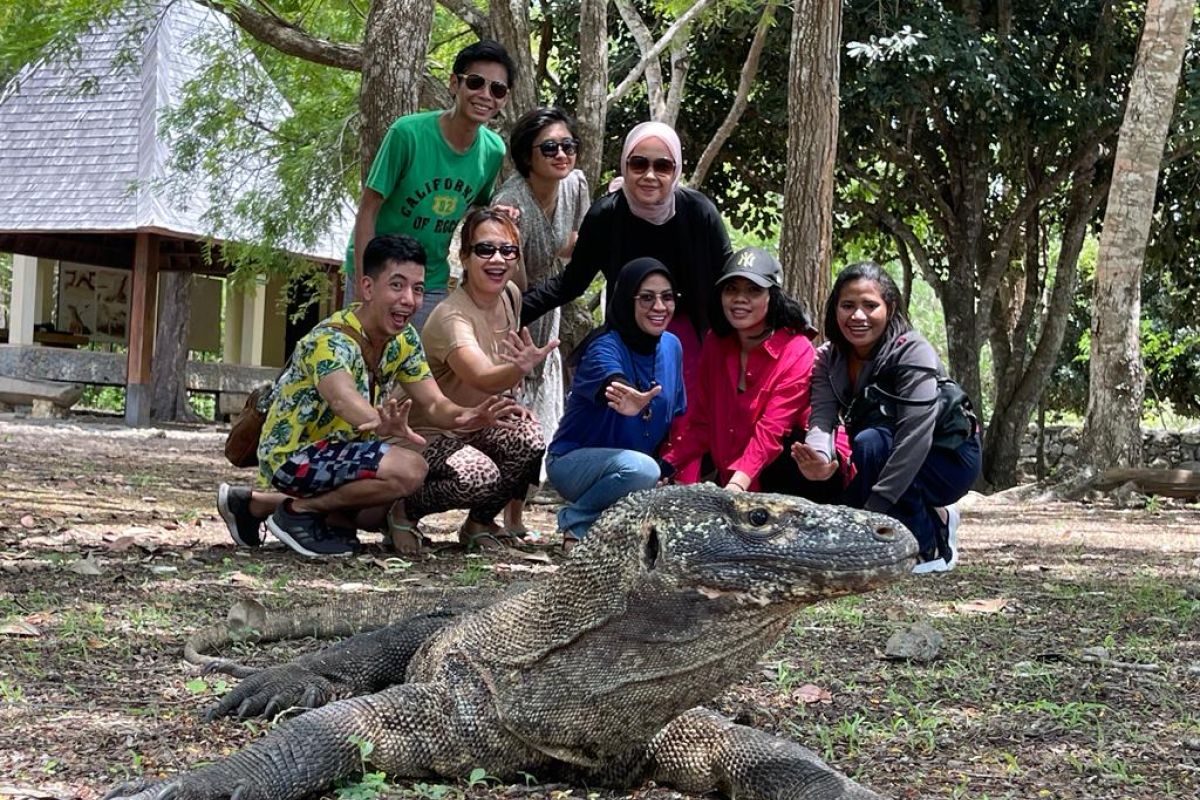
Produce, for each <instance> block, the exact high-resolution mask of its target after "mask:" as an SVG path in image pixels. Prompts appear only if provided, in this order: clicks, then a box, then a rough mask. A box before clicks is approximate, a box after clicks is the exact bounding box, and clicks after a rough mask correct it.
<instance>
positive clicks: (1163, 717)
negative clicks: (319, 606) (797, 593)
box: [0, 418, 1200, 800]
mask: <svg viewBox="0 0 1200 800" xmlns="http://www.w3.org/2000/svg"><path fill="white" fill-rule="evenodd" d="M220 442H221V434H220V433H218V432H215V431H211V430H209V431H195V430H190V431H166V432H163V431H146V430H138V431H127V430H125V429H123V428H119V427H116V426H112V425H98V424H79V423H74V424H57V425H38V424H33V423H30V422H25V421H13V420H11V419H6V418H0V731H3V739H2V740H0V741H2V744H0V797H13V796H17V797H38V798H50V797H54V798H68V797H81V798H88V800H91V799H92V798H96V797H99V796H101V795H102V794H103V793H104V792H105V791H106V790H107V788H108V787H110V786H111V785H112V784H113V783H114V782H116V781H119V780H122V779H124V778H126V777H128V776H131V775H138V774H143V773H144V774H148V775H158V774H166V773H173V772H175V771H178V770H180V769H184V768H186V767H187V766H189V765H193V764H195V763H197V762H198V761H203V760H207V759H212V758H215V757H219V756H221V755H223V754H225V753H228V752H229V751H230V750H232V749H234V748H236V747H238V746H240V745H242V744H244V743H245V742H246V741H249V740H250V739H252V738H254V737H255V736H257V735H259V734H260V733H261V731H262V730H263V728H264V726H263V725H262V724H259V723H234V722H222V723H219V724H214V725H209V724H205V723H203V722H202V721H201V720H200V713H199V712H201V711H202V710H203V709H204V708H206V707H207V706H208V705H210V704H211V703H212V702H213V701H214V699H215V697H216V696H217V695H218V694H219V693H220V692H221V691H222V690H223V688H224V686H225V684H224V683H223V681H222V680H221V679H219V678H208V679H200V678H198V677H197V675H196V674H195V672H194V670H193V669H192V668H190V667H189V666H188V665H187V664H185V663H184V662H183V661H182V659H181V657H180V652H181V648H182V643H183V639H184V637H185V636H186V634H187V633H188V632H189V631H191V630H193V629H194V628H196V627H198V626H200V625H203V624H206V623H209V622H212V621H213V620H215V619H219V618H221V617H223V615H224V613H225V611H226V610H227V609H228V608H229V606H230V605H231V604H232V603H233V602H234V601H235V600H236V599H237V598H239V597H254V598H256V599H258V600H260V601H262V602H264V603H265V604H267V605H269V606H276V607H278V606H295V605H303V604H307V603H316V602H336V598H337V596H338V595H339V594H340V593H343V592H355V591H366V590H370V589H387V588H393V587H396V586H399V585H401V584H404V583H410V582H413V581H419V582H426V583H453V584H467V585H469V584H474V583H480V582H483V583H494V582H503V581H508V580H511V579H513V578H514V576H515V577H519V578H521V579H526V580H527V579H530V578H534V579H536V577H537V575H538V574H541V573H544V572H546V571H547V570H552V569H554V568H555V564H556V563H558V562H559V556H558V554H557V552H555V551H553V550H547V551H542V552H536V553H533V554H530V555H528V556H522V557H509V558H492V557H483V558H477V557H468V556H465V555H464V554H463V553H462V552H461V551H460V550H458V549H457V548H454V547H447V548H445V549H442V550H440V551H439V552H437V553H434V554H429V555H426V556H425V557H423V558H421V559H419V560H418V561H417V562H416V563H413V564H409V563H406V562H403V561H400V560H395V559H392V560H389V559H387V558H385V557H384V556H383V555H382V554H379V553H374V554H368V555H364V556H362V557H359V558H357V559H351V560H348V561H341V562H337V563H312V562H307V561H304V560H301V559H299V558H297V557H295V556H293V555H292V554H291V553H290V552H288V551H286V550H284V549H282V547H280V546H278V545H275V546H268V547H266V548H263V549H262V550H258V551H248V550H237V549H235V548H234V547H233V543H232V541H231V540H230V539H229V536H228V534H227V532H226V531H225V528H224V526H223V524H222V523H221V521H220V519H219V518H218V517H217V515H216V511H215V508H214V505H213V503H214V497H215V487H216V485H217V483H218V482H220V481H222V480H230V481H245V480H246V479H247V474H248V473H246V472H244V471H238V470H235V469H232V468H230V467H229V466H228V465H227V464H225V463H224V462H223V460H221V458H220ZM530 518H531V520H532V521H533V523H534V525H535V527H539V528H540V529H541V530H544V531H552V530H553V518H552V516H551V514H550V513H549V510H548V509H546V508H544V507H537V508H535V509H534V511H533V512H532V513H531V515H530ZM458 522H459V517H458V516H456V515H453V514H448V515H442V516H441V517H439V518H436V519H433V520H431V521H430V524H429V530H430V532H431V533H432V534H433V535H434V538H435V539H437V540H439V541H440V542H442V543H445V544H449V543H450V542H451V541H452V539H453V531H454V529H455V526H456V525H457V523H458ZM963 534H964V540H965V547H964V553H965V554H964V560H963V564H962V566H961V567H960V568H959V569H958V570H956V571H955V572H954V573H952V574H949V575H945V576H925V577H923V578H921V579H913V580H912V581H908V582H906V583H904V584H902V585H900V586H898V587H895V588H894V589H893V590H891V591H889V592H886V593H880V594H877V595H873V596H869V597H857V598H849V599H847V600H844V601H840V602H836V603H831V604H827V605H824V606H818V607H816V608H814V609H811V610H810V611H809V612H807V613H805V614H803V615H802V616H800V617H799V618H798V619H797V621H796V623H795V625H794V626H793V629H792V631H791V633H790V634H789V635H788V636H787V637H785V639H784V640H783V641H782V642H781V643H780V645H779V646H778V647H777V648H776V649H775V650H774V651H773V652H772V653H770V654H769V655H768V656H767V657H766V658H765V659H764V660H763V662H762V664H761V665H760V666H761V669H760V670H758V671H757V672H756V673H754V674H752V675H749V676H747V678H746V680H745V681H744V682H742V683H741V684H739V685H737V686H735V687H734V688H732V689H731V690H730V691H728V692H726V693H725V694H724V695H722V696H721V697H720V698H718V699H717V700H716V701H715V702H714V707H716V708H719V709H720V710H722V711H724V712H725V713H728V714H731V715H734V716H737V717H738V718H739V719H740V720H741V721H744V722H747V723H749V724H753V725H756V726H758V727H761V728H764V729H767V730H771V731H774V732H776V733H780V734H783V735H787V736H791V737H794V738H796V739H797V740H799V741H801V742H803V743H805V744H807V745H808V746H810V747H812V748H814V749H816V750H818V751H819V752H822V753H823V754H824V755H825V756H826V757H827V758H829V759H830V760H831V761H832V762H834V763H835V764H837V765H838V766H839V767H841V768H842V769H845V770H847V771H848V772H850V773H852V774H854V775H855V776H856V777H858V778H859V779H860V780H863V781H864V782H866V783H868V784H869V785H871V786H873V787H874V788H876V789H877V790H878V791H880V792H882V793H884V794H886V795H888V796H890V797H895V798H925V797H947V798H951V797H959V798H993V799H994V798H1139V799H1140V798H1146V799H1147V800H1149V799H1150V798H1155V800H1157V798H1168V797H1178V798H1195V797H1196V796H1198V795H1200V701H1197V698H1198V697H1200V509H1198V508H1197V507H1196V506H1191V507H1187V506H1184V505H1182V504H1163V505H1161V506H1160V505H1155V506H1154V507H1153V508H1151V509H1141V510H1136V511H1121V510H1116V509H1113V508H1108V507H1103V508H1102V507H1087V506H1081V505H1061V504H1050V505H1032V506H1021V505H1015V504H1011V503H1009V504H1005V503H999V502H988V501H984V502H982V503H979V504H977V505H975V506H973V507H972V508H971V509H969V510H968V511H967V512H966V513H965V515H964V528H963ZM920 621H923V622H926V623H928V624H930V625H932V626H933V628H935V629H936V630H937V631H938V632H939V633H940V634H941V635H942V636H943V637H944V643H943V645H942V648H941V654H940V657H939V658H938V659H937V660H936V661H933V662H931V663H927V664H920V663H910V662H896V661H889V660H885V659H883V658H882V657H881V656H882V652H883V650H884V647H885V643H886V642H887V640H888V638H889V636H891V635H892V634H893V633H894V632H896V631H898V630H903V629H905V628H906V627H907V626H909V625H910V624H912V623H914V622H920ZM1100 648H1102V650H1101V649H1100ZM281 656H282V654H280V653H273V652H272V653H266V654H260V655H259V657H260V658H265V659H271V658H278V657H281ZM1088 657H1098V658H1100V660H1099V661H1097V660H1087V659H1088ZM230 680H231V679H230ZM535 777H536V776H535ZM632 788H633V787H631V789H632ZM348 791H349V793H348V794H345V795H344V796H345V797H346V799H347V800H362V798H369V797H371V796H373V794H372V792H374V791H375V790H374V788H373V787H367V786H356V787H353V788H352V789H351V790H348ZM384 792H385V793H387V794H391V795H394V796H405V797H423V798H430V800H438V799H439V798H457V797H463V796H472V797H495V796H509V795H512V796H517V795H520V796H522V797H527V796H530V790H528V789H526V788H525V787H523V786H522V787H519V788H518V787H503V786H493V787H490V788H486V787H481V786H474V787H468V786H467V785H466V784H465V783H458V784H453V783H451V784H446V785H442V784H428V783H419V784H411V783H408V782H398V783H397V784H395V785H394V786H391V787H390V788H387V789H385V790H384ZM626 794H627V793H616V794H605V793H600V794H597V793H595V792H591V793H589V792H587V791H586V790H584V789H583V788H580V787H547V788H545V789H537V790H534V791H533V795H534V796H553V797H554V798H555V799H556V800H565V798H568V797H578V798H585V797H587V798H592V797H598V798H608V797H618V796H626ZM635 794H636V795H637V796H653V797H667V796H675V795H674V793H672V792H669V791H668V790H666V789H662V788H653V787H642V788H641V789H639V790H637V791H636V792H635Z"/></svg>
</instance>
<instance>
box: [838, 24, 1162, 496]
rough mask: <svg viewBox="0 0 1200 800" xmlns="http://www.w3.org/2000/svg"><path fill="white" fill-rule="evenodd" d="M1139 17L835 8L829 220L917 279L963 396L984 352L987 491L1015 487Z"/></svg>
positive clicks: (1099, 189)
mask: <svg viewBox="0 0 1200 800" xmlns="http://www.w3.org/2000/svg"><path fill="white" fill-rule="evenodd" d="M1139 21H1140V14H1138V12H1137V9H1136V6H1135V5H1133V4H1128V3H1114V2H1111V0H1080V2H1079V3H1076V4H1075V5H1074V6H1072V9H1071V10H1068V9H1067V8H1065V7H1064V6H1061V5H1058V4H1051V5H1050V6H1046V4H1040V5H1039V4H1013V3H1000V4H983V3H978V2H967V1H966V0H963V1H962V2H942V0H915V2H913V3H908V4H903V7H902V6H900V5H896V6H892V5H890V4H884V5H880V4H878V3H874V2H867V0H862V2H850V3H849V4H847V6H846V16H845V21H844V24H845V26H846V38H847V39H848V40H849V44H848V45H847V59H846V62H845V63H844V65H843V72H842V82H841V88H842V97H843V103H842V115H843V123H842V139H841V141H839V155H838V161H839V170H840V173H841V174H840V179H839V182H838V191H839V199H840V200H841V204H840V209H841V210H842V211H843V212H846V217H845V218H844V219H843V225H845V226H846V231H847V233H848V234H850V235H851V236H852V235H854V234H855V233H856V232H859V231H863V232H871V233H877V232H878V231H881V230H882V231H884V232H886V233H887V234H888V236H890V237H891V240H892V242H893V247H894V248H895V249H896V250H898V251H899V252H900V253H901V254H902V255H901V261H902V262H903V261H904V260H905V259H908V260H910V261H911V263H912V264H913V266H914V268H915V270H917V271H919V273H920V274H921V276H922V277H923V278H924V279H925V280H926V281H927V282H928V283H929V284H930V285H931V286H933V288H934V290H935V292H936V294H937V296H938V299H939V300H940V301H941V305H942V308H943V310H944V312H945V320H946V334H947V336H946V338H947V343H948V350H949V362H950V364H949V366H950V369H951V372H952V373H953V374H954V376H955V377H956V378H957V379H958V380H959V381H960V382H962V383H963V385H964V386H965V387H966V388H967V390H968V392H969V393H970V394H971V395H972V396H973V397H976V398H979V397H981V395H982V389H983V381H982V372H981V368H980V353H981V350H982V348H983V347H984V345H985V344H987V345H990V346H991V350H992V357H993V364H994V367H995V376H996V382H995V385H994V393H993V398H992V399H993V402H992V408H993V414H992V419H991V421H990V425H989V428H988V447H987V448H985V463H984V475H985V477H986V478H987V480H988V481H989V482H991V483H992V484H993V485H1006V484H1009V483H1011V482H1012V480H1013V478H1014V477H1015V474H1016V457H1017V455H1018V454H1019V450H1020V441H1021V437H1022V436H1023V435H1024V430H1025V426H1026V425H1027V423H1028V421H1029V417H1030V413H1031V411H1032V409H1033V408H1035V407H1036V406H1037V402H1038V399H1039V398H1040V397H1041V394H1042V391H1043V389H1044V387H1045V385H1046V382H1047V380H1048V378H1049V375H1050V373H1051V370H1052V369H1053V365H1054V359H1053V355H1054V354H1055V353H1056V352H1057V350H1058V348H1059V344H1060V342H1061V337H1062V335H1063V327H1062V326H1061V324H1058V323H1059V322H1060V321H1061V317H1062V316H1063V315H1065V314H1066V313H1067V312H1068V310H1069V307H1070V301H1071V299H1072V296H1073V292H1074V276H1075V270H1076V263H1075V259H1077V257H1078V253H1079V248H1078V247H1076V246H1074V244H1072V242H1073V241H1076V240H1078V241H1081V238H1080V237H1082V236H1083V235H1084V234H1086V231H1087V228H1088V226H1089V225H1090V224H1091V223H1092V222H1093V219H1094V215H1095V213H1096V210H1097V207H1098V200H1099V199H1100V198H1102V197H1103V195H1104V193H1105V192H1106V191H1107V180H1108V170H1109V164H1110V161H1109V159H1110V158H1111V155H1110V154H1111V152H1112V148H1113V146H1114V144H1115V138H1116V133H1117V130H1118V128H1119V125H1120V98H1121V96H1122V87H1123V86H1125V85H1126V83H1127V81H1128V75H1129V72H1130V70H1131V69H1132V63H1133V55H1134V53H1135V51H1136V31H1137V26H1138V23H1139ZM1031 31H1036V34H1031V33H1030V32H1031ZM1097 193H1099V194H1098V195H1097ZM1051 237H1052V238H1054V239H1062V242H1061V246H1060V247H1058V248H1053V247H1050V246H1049V239H1050V238H1051ZM1064 237H1065V238H1064ZM883 257H886V252H885V253H884V254H883ZM1059 281H1063V283H1062V284H1061V287H1060V286H1059Z"/></svg>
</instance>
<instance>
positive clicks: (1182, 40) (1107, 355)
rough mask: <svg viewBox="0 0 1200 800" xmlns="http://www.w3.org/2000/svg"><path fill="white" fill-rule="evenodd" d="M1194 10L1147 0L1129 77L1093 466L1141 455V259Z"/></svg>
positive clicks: (1103, 267)
mask: <svg viewBox="0 0 1200 800" xmlns="http://www.w3.org/2000/svg"><path fill="white" fill-rule="evenodd" d="M1194 14H1195V4H1194V2H1193V1H1192V0H1149V2H1148V3H1147V5H1146V22H1145V26H1144V28H1143V31H1142V41H1141V43H1140V44H1139V45H1138V54H1137V61H1136V62H1135V64H1134V68H1133V75H1132V77H1131V78H1130V81H1129V100H1128V103H1127V105H1126V107H1125V118H1124V120H1123V121H1122V123H1121V132H1120V138H1119V139H1118V143H1117V153H1116V160H1115V163H1114V166H1113V177H1112V187H1111V189H1110V190H1109V195H1108V208H1107V210H1106V211H1105V214H1104V229H1103V231H1102V232H1101V234H1100V254H1099V257H1098V258H1097V261H1096V288H1095V295H1094V297H1095V300H1094V305H1093V308H1092V352H1091V356H1092V358H1091V363H1090V371H1089V384H1088V409H1087V419H1086V420H1085V422H1084V428H1083V442H1082V444H1083V448H1082V449H1083V453H1084V464H1085V465H1086V466H1088V467H1091V468H1093V469H1095V470H1096V471H1104V470H1107V469H1111V468H1113V467H1136V466H1140V465H1141V462H1142V424H1141V420H1142V397H1143V393H1144V391H1145V372H1144V369H1143V365H1142V356H1141V340H1140V337H1139V326H1140V324H1141V303H1142V297H1141V278H1142V261H1143V259H1144V257H1145V253H1146V239H1147V237H1148V236H1149V233H1150V221H1151V216H1152V214H1153V212H1154V194H1155V189H1156V187H1157V184H1158V172H1159V167H1160V165H1161V163H1162V154H1163V147H1164V145H1165V143H1166V137H1167V129H1168V127H1169V126H1170V122H1171V113H1172V111H1173V109H1174V107H1175V91H1176V88H1177V87H1178V85H1179V73H1180V68H1181V66H1182V63H1183V51H1184V47H1185V45H1186V44H1187V40H1188V34H1189V33H1190V31H1191V27H1192V18H1193V16H1194Z"/></svg>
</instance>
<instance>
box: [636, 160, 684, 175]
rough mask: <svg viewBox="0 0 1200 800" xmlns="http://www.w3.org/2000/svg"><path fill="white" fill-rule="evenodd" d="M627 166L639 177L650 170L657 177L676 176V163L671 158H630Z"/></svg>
mask: <svg viewBox="0 0 1200 800" xmlns="http://www.w3.org/2000/svg"><path fill="white" fill-rule="evenodd" d="M625 165H626V166H628V167H629V171H630V172H634V173H637V174H638V175H641V174H642V173H643V172H645V171H646V170H648V169H653V170H654V172H655V174H657V175H674V174H675V161H674V159H670V158H655V159H653V160H651V159H649V158H646V157H645V156H630V157H629V160H627V161H626V162H625Z"/></svg>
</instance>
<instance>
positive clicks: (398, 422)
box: [358, 397, 425, 446]
mask: <svg viewBox="0 0 1200 800" xmlns="http://www.w3.org/2000/svg"><path fill="white" fill-rule="evenodd" d="M411 410H412V398H411V397H410V398H406V399H405V400H404V401H403V402H401V401H398V400H396V398H394V397H392V398H389V399H387V400H385V401H384V402H383V403H380V404H379V406H377V407H376V409H375V411H376V413H377V414H378V418H377V419H374V420H371V421H370V422H364V423H363V424H362V425H359V426H358V430H359V432H360V433H367V432H369V431H374V433H375V435H376V436H378V437H379V438H380V439H407V440H408V441H410V442H412V443H413V444H415V445H418V446H423V445H424V444H425V437H424V436H422V435H421V434H419V433H417V432H416V431H414V430H413V429H412V428H411V427H409V425H408V412H409V411H411Z"/></svg>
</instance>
